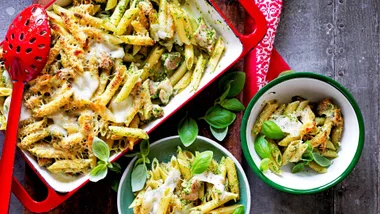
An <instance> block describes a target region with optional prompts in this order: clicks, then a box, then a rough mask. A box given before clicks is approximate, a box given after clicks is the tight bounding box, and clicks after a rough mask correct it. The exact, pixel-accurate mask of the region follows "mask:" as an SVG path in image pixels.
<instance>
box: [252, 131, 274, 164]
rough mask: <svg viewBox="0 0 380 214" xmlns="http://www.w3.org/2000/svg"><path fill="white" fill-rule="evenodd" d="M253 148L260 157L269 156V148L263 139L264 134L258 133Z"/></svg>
mask: <svg viewBox="0 0 380 214" xmlns="http://www.w3.org/2000/svg"><path fill="white" fill-rule="evenodd" d="M254 148H255V151H256V153H257V154H258V155H259V157H260V158H261V159H264V158H270V156H271V149H270V145H269V143H268V141H267V140H266V139H265V136H264V135H260V136H259V137H257V138H256V140H255V143H254Z"/></svg>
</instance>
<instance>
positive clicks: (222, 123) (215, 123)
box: [178, 71, 245, 147]
mask: <svg viewBox="0 0 380 214" xmlns="http://www.w3.org/2000/svg"><path fill="white" fill-rule="evenodd" d="M244 83H245V73H244V72H241V71H235V72H230V73H227V74H226V75H224V76H223V77H222V78H221V79H220V81H219V89H220V91H222V92H223V93H222V95H221V96H220V97H218V98H217V99H216V100H215V102H214V106H212V107H211V108H209V109H208V110H207V111H206V114H205V115H204V116H203V117H201V118H199V119H203V120H205V121H206V122H207V123H208V124H209V125H210V131H211V134H212V135H213V136H214V137H215V138H216V139H217V140H218V141H223V140H224V138H226V136H227V133H228V126H230V125H231V124H232V123H233V122H234V121H235V120H236V113H235V112H240V111H243V110H244V109H245V107H244V105H243V104H242V103H241V102H240V101H239V100H238V99H236V98H233V97H235V96H237V95H238V94H239V93H240V92H241V91H242V90H243V88H244ZM178 135H179V137H180V139H181V142H182V143H183V145H184V146H186V147H188V146H190V145H191V144H192V143H193V142H194V140H195V138H196V136H197V135H198V126H197V124H196V122H195V121H194V120H193V119H192V118H191V117H188V116H187V115H186V116H185V117H184V118H183V119H182V120H181V122H180V123H179V125H178Z"/></svg>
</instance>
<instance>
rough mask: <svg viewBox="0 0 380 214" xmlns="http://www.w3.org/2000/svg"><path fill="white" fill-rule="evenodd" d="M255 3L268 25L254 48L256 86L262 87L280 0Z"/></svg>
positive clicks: (263, 0)
mask: <svg viewBox="0 0 380 214" xmlns="http://www.w3.org/2000/svg"><path fill="white" fill-rule="evenodd" d="M255 3H256V5H257V6H258V7H259V8H260V11H261V12H262V13H263V14H264V16H265V18H266V20H267V27H268V31H267V34H266V35H265V37H264V38H263V40H262V41H261V42H260V43H259V44H258V45H257V46H256V48H255V50H254V51H255V52H256V66H257V75H258V77H257V80H258V87H259V88H262V87H263V86H264V85H265V84H266V83H267V81H266V76H267V73H268V70H269V63H270V56H271V54H272V50H273V43H274V38H275V35H276V30H277V26H278V23H279V22H280V14H281V8H282V0H255Z"/></svg>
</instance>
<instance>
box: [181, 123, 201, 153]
mask: <svg viewBox="0 0 380 214" xmlns="http://www.w3.org/2000/svg"><path fill="white" fill-rule="evenodd" d="M178 135H179V138H180V139H181V142H182V144H183V145H184V146H185V147H188V146H190V145H191V144H193V143H194V141H195V139H196V138H197V136H198V125H197V122H196V121H195V120H194V119H193V118H191V117H188V116H186V117H184V118H183V119H182V120H181V121H180V122H179V124H178Z"/></svg>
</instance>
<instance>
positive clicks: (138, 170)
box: [131, 164, 148, 192]
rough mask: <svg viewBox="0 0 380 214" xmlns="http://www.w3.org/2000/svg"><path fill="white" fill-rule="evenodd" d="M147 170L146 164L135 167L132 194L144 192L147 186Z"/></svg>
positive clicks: (132, 178)
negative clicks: (143, 189)
mask: <svg viewBox="0 0 380 214" xmlns="http://www.w3.org/2000/svg"><path fill="white" fill-rule="evenodd" d="M147 173H148V172H147V169H146V166H145V165H144V164H140V165H138V166H137V167H135V168H134V169H133V171H132V174H131V176H132V177H131V180H132V181H131V185H132V192H137V191H140V190H142V188H144V186H145V182H146V178H147Z"/></svg>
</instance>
